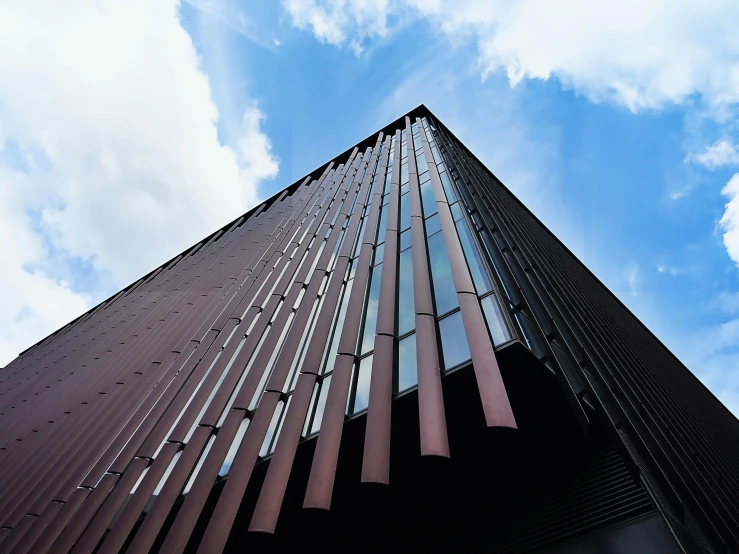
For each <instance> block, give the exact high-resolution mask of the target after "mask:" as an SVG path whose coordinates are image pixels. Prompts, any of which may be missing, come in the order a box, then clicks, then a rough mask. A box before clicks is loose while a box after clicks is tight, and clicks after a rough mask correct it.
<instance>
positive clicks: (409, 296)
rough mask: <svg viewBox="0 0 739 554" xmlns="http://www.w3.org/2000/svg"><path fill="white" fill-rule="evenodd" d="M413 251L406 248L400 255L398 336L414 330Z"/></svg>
mask: <svg viewBox="0 0 739 554" xmlns="http://www.w3.org/2000/svg"><path fill="white" fill-rule="evenodd" d="M412 253H413V251H412V249H410V248H408V249H406V250H403V251H402V252H401V253H400V264H399V272H398V335H399V336H400V335H404V334H406V333H408V332H409V331H412V330H413V329H415V328H416V312H415V303H414V298H413V295H414V286H413V255H412Z"/></svg>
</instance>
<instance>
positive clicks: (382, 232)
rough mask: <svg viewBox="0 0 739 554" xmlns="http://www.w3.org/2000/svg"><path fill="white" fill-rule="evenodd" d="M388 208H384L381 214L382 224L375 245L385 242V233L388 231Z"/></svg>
mask: <svg viewBox="0 0 739 554" xmlns="http://www.w3.org/2000/svg"><path fill="white" fill-rule="evenodd" d="M387 212H388V210H387V208H384V207H383V208H382V212H380V223H379V226H378V227H377V240H376V241H375V244H381V243H383V242H385V231H386V230H387Z"/></svg>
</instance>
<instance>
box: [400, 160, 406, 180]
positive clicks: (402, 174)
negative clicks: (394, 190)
mask: <svg viewBox="0 0 739 554" xmlns="http://www.w3.org/2000/svg"><path fill="white" fill-rule="evenodd" d="M407 182H408V162H405V163H403V164H401V165H400V184H401V185H402V184H404V183H407Z"/></svg>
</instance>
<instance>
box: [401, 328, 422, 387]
mask: <svg viewBox="0 0 739 554" xmlns="http://www.w3.org/2000/svg"><path fill="white" fill-rule="evenodd" d="M417 384H418V370H417V368H416V334H415V333H414V334H412V335H409V336H407V337H405V338H404V339H403V340H401V341H400V342H398V392H403V391H404V390H406V389H409V388H411V387H415V386H416V385H417Z"/></svg>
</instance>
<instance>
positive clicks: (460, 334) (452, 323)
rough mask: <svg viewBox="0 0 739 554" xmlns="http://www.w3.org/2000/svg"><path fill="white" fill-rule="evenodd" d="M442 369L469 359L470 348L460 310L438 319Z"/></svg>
mask: <svg viewBox="0 0 739 554" xmlns="http://www.w3.org/2000/svg"><path fill="white" fill-rule="evenodd" d="M439 332H440V333H441V349H442V352H443V354H444V369H451V368H453V367H455V366H458V365H459V364H461V363H463V362H466V361H467V360H469V359H470V348H469V346H468V344H467V335H466V334H465V332H464V324H463V323H462V312H455V313H453V314H451V315H450V316H448V317H445V318H444V319H442V320H440V321H439Z"/></svg>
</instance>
